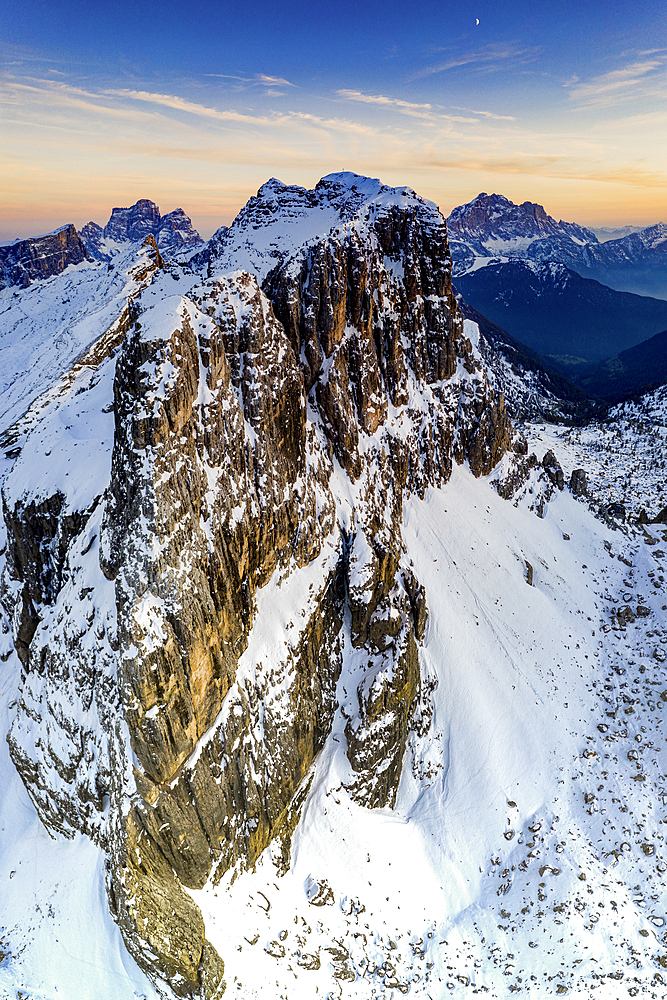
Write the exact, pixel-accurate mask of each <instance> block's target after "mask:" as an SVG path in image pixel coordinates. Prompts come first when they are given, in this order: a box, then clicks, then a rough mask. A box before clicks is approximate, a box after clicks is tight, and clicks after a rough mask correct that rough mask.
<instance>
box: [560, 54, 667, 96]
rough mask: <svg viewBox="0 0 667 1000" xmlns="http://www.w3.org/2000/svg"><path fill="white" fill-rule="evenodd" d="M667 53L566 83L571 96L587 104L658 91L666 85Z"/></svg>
mask: <svg viewBox="0 0 667 1000" xmlns="http://www.w3.org/2000/svg"><path fill="white" fill-rule="evenodd" d="M666 59H667V56H662V57H660V58H657V57H655V58H653V59H643V60H639V61H636V62H632V63H628V65H626V66H622V67H621V68H620V69H615V70H611V71H610V72H609V73H603V74H602V75H601V76H596V77H593V78H592V79H591V80H588V81H585V82H582V81H580V80H578V79H576V78H575V79H573V80H570V81H568V83H566V84H565V86H566V87H568V88H569V90H570V97H571V98H572V99H573V100H575V101H578V102H580V103H581V104H583V105H585V106H587V107H601V106H605V105H610V104H616V103H618V102H619V101H623V100H626V99H628V98H633V97H635V96H642V97H643V96H646V95H647V91H648V92H650V93H657V92H658V88H659V89H660V90H662V88H663V87H664V85H665V80H664V69H665V61H666Z"/></svg>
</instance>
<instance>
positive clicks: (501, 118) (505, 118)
mask: <svg viewBox="0 0 667 1000" xmlns="http://www.w3.org/2000/svg"><path fill="white" fill-rule="evenodd" d="M456 110H457V111H467V112H468V113H469V114H471V115H479V116H480V117H481V118H492V119H493V120H494V121H496V122H515V121H516V118H515V117H514V115H496V114H494V113H493V112H492V111H475V110H474V109H473V108H459V107H456Z"/></svg>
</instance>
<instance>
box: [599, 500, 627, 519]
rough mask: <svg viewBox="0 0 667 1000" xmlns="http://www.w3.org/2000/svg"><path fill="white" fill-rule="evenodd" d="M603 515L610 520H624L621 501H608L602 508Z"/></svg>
mask: <svg viewBox="0 0 667 1000" xmlns="http://www.w3.org/2000/svg"><path fill="white" fill-rule="evenodd" d="M603 514H604V517H605V518H606V519H607V520H612V521H625V516H626V512H625V507H624V506H623V504H622V503H610V504H608V505H607V506H606V507H605V508H604V510H603Z"/></svg>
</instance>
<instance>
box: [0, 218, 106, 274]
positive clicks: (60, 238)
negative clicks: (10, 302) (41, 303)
mask: <svg viewBox="0 0 667 1000" xmlns="http://www.w3.org/2000/svg"><path fill="white" fill-rule="evenodd" d="M90 259H91V258H90V256H89V254H88V252H87V250H86V247H85V245H84V243H83V241H82V240H81V238H80V236H79V234H78V233H77V231H76V229H75V228H74V226H72V225H69V226H62V227H61V228H60V229H58V230H56V232H54V233H49V234H48V235H47V236H34V237H31V238H30V239H26V240H17V241H16V242H15V243H10V244H9V245H8V246H0V288H4V286H5V285H19V286H20V287H21V288H26V287H27V286H28V285H30V284H31V283H32V282H33V281H37V280H38V279H44V278H50V277H52V276H53V275H54V274H60V273H61V271H64V270H65V268H66V267H69V265H70V264H80V263H81V262H82V261H84V260H90Z"/></svg>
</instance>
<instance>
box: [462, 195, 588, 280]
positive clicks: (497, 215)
mask: <svg viewBox="0 0 667 1000" xmlns="http://www.w3.org/2000/svg"><path fill="white" fill-rule="evenodd" d="M447 231H448V234H449V245H450V249H451V252H452V258H453V261H454V277H455V278H456V277H457V276H458V275H459V274H463V273H465V272H466V271H469V270H471V269H475V268H476V267H480V266H483V264H484V263H485V258H498V257H500V258H510V257H519V258H525V259H527V260H536V261H560V262H561V263H563V264H566V265H567V266H568V267H575V265H576V264H577V263H579V262H580V261H581V260H582V259H583V256H582V250H583V248H584V247H586V246H588V244H591V243H592V244H596V243H597V242H598V240H597V237H596V235H595V233H594V232H592V230H590V229H584V228H583V227H582V226H577V225H576V224H575V223H573V222H563V221H560V222H557V221H556V220H555V219H552V217H551V216H550V215H547V213H546V212H545V211H544V208H543V207H542V206H541V205H536V204H534V203H533V202H530V201H525V202H524V203H523V204H522V205H515V204H514V202H512V201H510V200H509V198H505V197H504V196H503V195H501V194H491V195H489V194H484V193H483V194H479V195H477V197H476V198H474V199H473V200H472V201H471V202H468V204H467V205H460V206H459V207H458V208H455V209H454V210H453V211H452V212H451V214H450V215H449V216H448V218H447ZM480 258H481V259H480ZM575 269H576V268H575Z"/></svg>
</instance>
